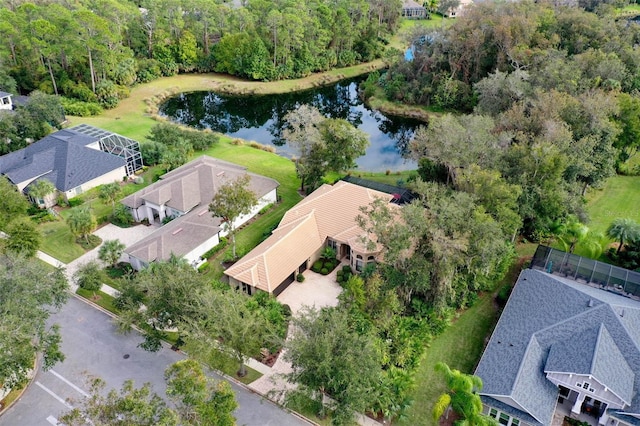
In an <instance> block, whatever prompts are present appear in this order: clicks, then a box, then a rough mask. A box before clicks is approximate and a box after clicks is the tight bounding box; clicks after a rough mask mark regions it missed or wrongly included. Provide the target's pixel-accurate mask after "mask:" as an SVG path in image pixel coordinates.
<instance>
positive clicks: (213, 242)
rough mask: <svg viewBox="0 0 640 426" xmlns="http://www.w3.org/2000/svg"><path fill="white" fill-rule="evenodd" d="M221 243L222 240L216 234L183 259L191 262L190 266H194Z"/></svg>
mask: <svg viewBox="0 0 640 426" xmlns="http://www.w3.org/2000/svg"><path fill="white" fill-rule="evenodd" d="M219 243H220V239H219V238H218V234H216V235H214V236H213V237H211V238H209V239H208V240H207V241H205V242H204V243H202V244H200V245H199V246H198V247H195V248H194V249H193V250H191V251H190V252H189V253H187V254H185V255H184V256H182V258H183V259H185V260H186V261H187V262H189V264H190V265H194V264H195V263H196V262H197V261H198V259H200V256H202V255H203V254H205V253H206V252H208V251H209V250H211V249H212V248H214V247H215V246H217V245H218V244H219Z"/></svg>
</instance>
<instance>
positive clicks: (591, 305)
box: [587, 299, 593, 308]
mask: <svg viewBox="0 0 640 426" xmlns="http://www.w3.org/2000/svg"><path fill="white" fill-rule="evenodd" d="M587 306H588V307H590V308H593V299H589V303H587Z"/></svg>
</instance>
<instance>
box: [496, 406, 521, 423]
mask: <svg viewBox="0 0 640 426" xmlns="http://www.w3.org/2000/svg"><path fill="white" fill-rule="evenodd" d="M489 417H492V418H494V419H497V420H498V423H499V424H501V425H505V426H520V420H518V419H516V418H515V417H511V416H510V415H508V414H507V413H502V412H500V411H498V410H497V409H495V408H489Z"/></svg>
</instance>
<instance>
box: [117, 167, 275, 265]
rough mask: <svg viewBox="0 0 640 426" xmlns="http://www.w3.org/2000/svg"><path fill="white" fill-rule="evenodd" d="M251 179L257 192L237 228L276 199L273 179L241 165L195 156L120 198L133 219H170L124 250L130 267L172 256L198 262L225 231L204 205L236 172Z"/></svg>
mask: <svg viewBox="0 0 640 426" xmlns="http://www.w3.org/2000/svg"><path fill="white" fill-rule="evenodd" d="M245 174H248V175H249V176H250V177H251V181H250V188H251V190H253V191H254V192H255V193H256V195H257V196H258V200H259V202H258V205H256V206H255V207H254V208H253V209H252V211H251V213H250V214H248V215H244V216H242V217H240V218H238V219H237V220H236V222H235V225H236V226H240V225H242V224H244V223H245V222H247V221H248V220H249V219H251V218H252V217H254V216H255V215H256V214H257V213H258V212H259V211H260V210H261V209H262V208H264V207H265V206H266V205H268V204H271V203H275V202H276V201H277V194H276V189H277V187H278V186H279V183H278V182H276V181H275V180H273V179H270V178H267V177H264V176H260V175H257V174H254V173H249V172H247V169H246V168H245V167H242V166H239V165H236V164H233V163H228V162H226V161H222V160H218V159H215V158H211V157H208V156H202V157H199V158H197V159H195V160H193V161H191V162H189V163H187V164H185V165H183V166H181V167H178V168H177V169H175V170H172V171H170V172H169V173H166V174H165V175H163V176H161V178H160V180H159V181H158V182H155V183H153V184H151V185H149V186H147V187H146V188H143V189H141V190H140V191H138V192H136V193H134V194H131V195H130V196H128V197H126V198H124V199H123V200H122V203H123V204H124V205H125V206H127V207H128V208H129V210H130V212H131V214H132V216H133V217H134V219H135V220H137V221H142V220H144V219H147V220H148V221H149V222H150V223H155V224H159V223H162V221H163V220H164V218H165V217H173V218H174V219H173V220H171V221H170V222H168V223H167V224H165V225H163V226H161V227H160V228H159V229H158V230H157V231H155V232H154V233H152V234H151V235H149V236H148V237H146V238H144V239H142V240H140V241H138V242H137V243H135V244H133V245H131V246H129V247H127V249H126V250H125V253H126V254H127V255H128V256H129V261H130V263H131V265H132V266H133V268H135V269H136V270H140V269H142V268H144V267H146V266H147V265H148V264H149V263H150V262H154V261H158V260H168V259H169V258H170V257H171V254H174V255H175V256H178V257H182V258H184V259H186V260H187V261H188V262H189V263H191V264H193V265H194V266H197V265H198V264H199V262H200V256H202V255H203V254H204V253H206V252H207V251H209V250H210V249H211V248H213V247H215V246H216V245H217V244H218V243H219V242H220V240H219V238H220V237H221V236H225V235H226V234H227V232H226V230H225V229H223V227H222V225H221V220H220V218H213V217H212V216H211V213H209V203H210V202H211V200H212V199H213V196H214V195H215V194H216V192H217V191H218V189H219V187H220V185H222V184H224V183H225V182H227V181H229V180H235V179H236V178H238V177H239V176H243V175H245Z"/></svg>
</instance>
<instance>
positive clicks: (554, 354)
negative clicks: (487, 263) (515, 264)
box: [475, 270, 640, 424]
mask: <svg viewBox="0 0 640 426" xmlns="http://www.w3.org/2000/svg"><path fill="white" fill-rule="evenodd" d="M639 310H640V302H639V301H636V300H633V299H630V298H628V297H623V296H621V295H617V294H613V293H610V292H606V291H603V290H600V289H598V288H594V287H591V286H588V285H585V284H580V283H577V282H575V281H572V280H568V279H566V278H562V277H558V276H555V275H551V274H547V273H545V272H542V271H539V270H525V271H522V273H521V275H520V277H519V279H518V282H517V283H516V286H515V287H514V290H513V292H512V296H511V298H510V299H509V301H508V303H507V306H506V307H505V309H504V311H503V314H502V316H501V317H500V320H499V321H498V324H497V326H496V329H495V330H494V332H493V334H492V336H491V339H490V341H489V344H488V346H487V348H486V350H485V352H484V353H483V355H482V358H481V360H480V363H479V364H478V367H477V369H476V372H475V374H476V375H478V376H479V377H480V378H481V379H482V380H483V383H484V388H483V390H482V392H481V395H482V396H483V401H485V403H486V404H488V405H489V406H491V407H493V406H496V405H494V404H502V405H506V406H509V407H511V414H510V415H513V416H515V417H517V418H519V419H521V420H523V421H526V420H525V419H526V418H527V417H529V418H534V419H536V422H538V423H540V424H549V423H548V422H547V419H550V418H551V417H550V416H551V415H552V414H553V412H554V410H555V406H556V403H555V400H556V399H557V397H558V391H559V390H558V385H560V384H563V383H566V386H565V385H564V384H563V386H565V387H567V388H569V389H572V390H575V391H576V392H578V394H579V395H581V397H582V398H584V397H586V396H591V397H592V398H594V399H597V400H598V401H602V402H604V403H606V404H607V413H608V412H609V411H610V410H618V411H619V410H620V408H621V405H623V404H624V405H626V406H625V408H624V412H625V413H627V414H629V413H637V412H639V411H640V410H638V408H639V405H640V399H639V397H638V395H639V390H640V383H638V381H637V380H635V377H636V375H637V373H638V372H640V349H639V347H640V346H639V345H638V343H639V342H638V340H636V337H637V335H638V333H637V332H633V333H631V332H629V328H630V327H636V328H637V327H640V324H638V323H635V324H633V323H631V322H630V321H629V320H628V319H627V318H626V317H627V316H630V317H633V318H637V315H636V314H637V313H638V311H639ZM525 339H528V343H526V344H525ZM516 365H517V367H516ZM585 382H587V383H588V385H587V389H586V390H585V389H584V388H582V387H583V386H584V383H585ZM578 383H580V385H581V386H580V387H578V386H577V384H578ZM590 389H593V392H591V391H590ZM614 395H617V397H618V398H613V396H614ZM498 399H499V400H498ZM536 401H537V402H536ZM579 401H581V400H579ZM616 402H618V403H619V404H620V405H618V406H616ZM629 403H630V404H629ZM502 408H504V406H503V407H502ZM498 409H500V408H499V407H498ZM575 409H579V406H578V408H575ZM502 411H504V410H502ZM505 412H506V411H505ZM532 424H536V423H532Z"/></svg>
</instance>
